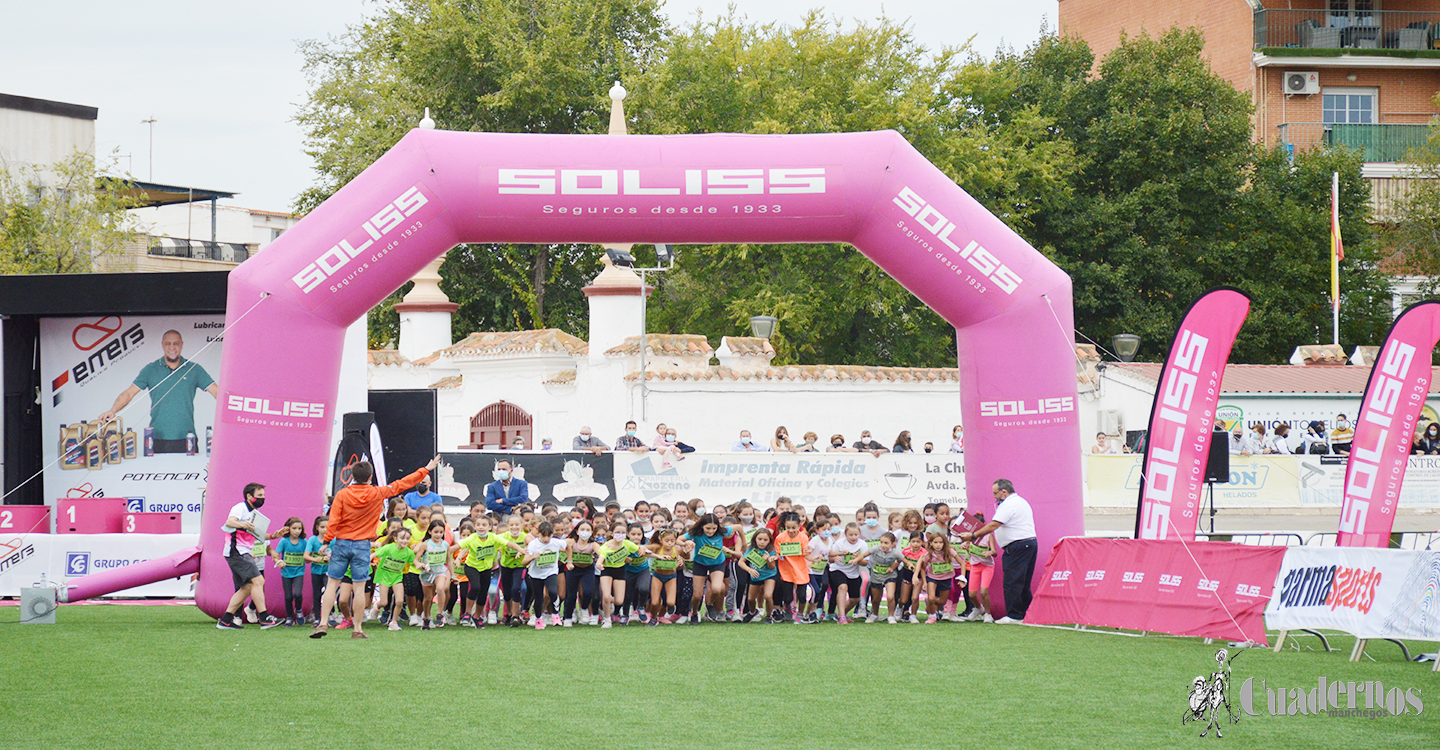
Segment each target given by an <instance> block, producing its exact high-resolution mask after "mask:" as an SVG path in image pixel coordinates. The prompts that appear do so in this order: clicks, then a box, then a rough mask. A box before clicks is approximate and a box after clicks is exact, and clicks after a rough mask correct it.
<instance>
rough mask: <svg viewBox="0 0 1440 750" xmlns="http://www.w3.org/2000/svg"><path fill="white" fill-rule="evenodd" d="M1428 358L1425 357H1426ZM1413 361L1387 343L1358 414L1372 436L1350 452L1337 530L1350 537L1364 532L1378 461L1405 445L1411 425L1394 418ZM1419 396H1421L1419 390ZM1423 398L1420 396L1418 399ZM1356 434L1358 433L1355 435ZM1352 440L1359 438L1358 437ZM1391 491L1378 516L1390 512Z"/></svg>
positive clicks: (1405, 347)
mask: <svg viewBox="0 0 1440 750" xmlns="http://www.w3.org/2000/svg"><path fill="white" fill-rule="evenodd" d="M1427 356H1428V355H1427ZM1414 358H1415V347H1413V346H1411V345H1410V344H1406V343H1404V342H1401V341H1393V340H1392V341H1391V342H1390V345H1389V346H1388V347H1386V349H1385V354H1384V356H1383V357H1381V361H1380V368H1379V371H1378V372H1376V373H1374V375H1373V376H1372V377H1373V380H1372V382H1371V384H1370V388H1369V390H1368V391H1367V392H1368V393H1369V400H1368V401H1366V403H1365V405H1364V407H1363V408H1362V409H1361V410H1360V419H1359V421H1360V427H1361V428H1362V429H1363V428H1364V427H1365V426H1370V427H1372V429H1370V430H1364V432H1365V433H1368V434H1370V435H1373V436H1374V438H1375V439H1374V441H1373V442H1370V441H1367V444H1364V445H1362V444H1361V443H1360V441H1359V440H1356V441H1355V442H1354V443H1353V444H1352V446H1351V451H1350V466H1349V468H1348V469H1347V470H1346V475H1345V500H1344V505H1343V506H1342V507H1341V509H1340V530H1341V531H1343V532H1346V533H1351V534H1363V533H1364V532H1365V516H1366V515H1368V514H1369V512H1370V503H1371V502H1372V501H1373V500H1374V499H1375V497H1374V495H1375V486H1376V485H1377V484H1378V483H1379V482H1380V478H1381V477H1380V457H1381V454H1382V453H1384V452H1385V451H1386V450H1387V449H1388V448H1389V447H1390V446H1392V445H1397V444H1399V445H1409V444H1410V438H1411V433H1412V431H1413V429H1414V423H1413V422H1412V423H1400V424H1396V423H1395V416H1396V414H1397V413H1399V412H1400V411H1401V409H1400V399H1401V395H1402V393H1403V392H1404V390H1405V380H1404V378H1405V375H1406V373H1408V372H1409V371H1410V361H1411V360H1413V359H1414ZM1420 393H1421V394H1424V393H1425V389H1424V387H1423V386H1422V387H1421V389H1420ZM1421 398H1423V395H1422V396H1421ZM1391 430H1401V431H1403V433H1404V438H1403V442H1402V441H1401V438H1394V439H1392V438H1391V437H1390V431H1391ZM1357 432H1359V431H1357ZM1356 437H1357V438H1358V437H1360V435H1359V434H1357V435H1356ZM1395 494H1396V493H1395V491H1394V490H1390V491H1388V492H1387V493H1386V496H1385V497H1383V498H1380V501H1381V507H1380V512H1382V513H1390V512H1392V508H1391V505H1392V504H1393V503H1394V502H1395V497H1394V495H1395Z"/></svg>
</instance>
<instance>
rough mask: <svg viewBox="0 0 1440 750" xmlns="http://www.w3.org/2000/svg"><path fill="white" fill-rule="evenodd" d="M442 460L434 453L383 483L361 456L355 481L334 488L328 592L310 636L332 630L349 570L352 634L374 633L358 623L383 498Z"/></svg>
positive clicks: (417, 480) (407, 486)
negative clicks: (332, 613) (342, 583)
mask: <svg viewBox="0 0 1440 750" xmlns="http://www.w3.org/2000/svg"><path fill="white" fill-rule="evenodd" d="M439 465H440V457H439V456H436V457H434V458H432V459H430V463H428V464H426V465H425V468H423V469H419V470H417V471H416V472H415V473H414V474H411V475H410V476H407V477H405V478H404V479H401V480H398V481H395V482H391V483H390V484H387V485H385V486H384V487H375V486H373V485H371V484H370V480H372V479H374V477H375V467H373V466H371V465H370V462H369V461H361V462H360V463H358V464H355V465H354V466H352V467H351V468H350V476H351V478H352V479H354V480H355V481H354V484H351V485H350V486H348V487H346V488H344V489H342V490H340V491H339V492H337V493H335V499H334V500H333V501H332V502H331V503H330V523H329V524H328V525H327V526H326V527H325V539H324V540H323V541H324V542H326V543H328V544H329V545H330V569H329V570H328V571H326V576H327V577H328V578H329V580H328V581H327V582H326V584H325V596H324V598H323V599H321V602H320V611H319V612H317V613H316V617H315V630H314V632H312V633H310V637H311V638H323V637H325V634H326V633H328V632H330V623H329V621H328V620H327V619H326V617H327V615H328V613H329V612H330V608H331V607H333V606H335V597H336V594H337V593H338V592H339V590H340V579H341V578H344V577H345V576H346V575H349V576H350V580H351V581H353V582H354V586H353V589H354V594H355V598H354V601H353V602H352V603H351V605H350V613H351V620H352V621H353V622H354V628H355V630H354V632H353V633H351V634H350V637H351V638H369V637H370V636H368V635H365V633H364V631H363V630H361V627H360V625H361V622H362V621H363V620H364V619H365V582H366V581H368V580H370V542H371V540H372V539H373V538H374V537H375V525H376V524H378V523H379V522H380V514H381V513H382V512H383V511H384V510H385V500H386V499H388V498H392V497H396V496H399V495H402V494H404V493H405V492H407V491H408V490H409V489H410V488H411V487H414V486H415V485H417V484H419V483H420V481H421V480H423V479H424V478H425V477H428V476H430V472H432V471H434V470H435V467H436V466H439Z"/></svg>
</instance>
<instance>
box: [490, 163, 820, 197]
mask: <svg viewBox="0 0 1440 750" xmlns="http://www.w3.org/2000/svg"><path fill="white" fill-rule="evenodd" d="M647 171H648V170H641V169H558V170H557V169H501V170H500V173H499V184H500V186H499V193H500V195H557V194H558V195H795V194H803V193H824V192H825V168H824V167H804V168H782V169H686V170H684V171H685V177H684V181H683V182H684V184H683V185H677V184H674V183H673V180H670V181H667V180H664V179H662V178H660V177H657V176H655V175H654V174H653V172H652V173H651V175H649V176H648V177H647V175H646V174H645V172H647ZM557 173H558V175H557ZM666 182H669V183H670V184H664V183H666Z"/></svg>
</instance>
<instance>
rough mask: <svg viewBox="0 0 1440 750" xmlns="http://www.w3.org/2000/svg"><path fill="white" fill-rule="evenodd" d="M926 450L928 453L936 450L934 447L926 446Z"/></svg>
mask: <svg viewBox="0 0 1440 750" xmlns="http://www.w3.org/2000/svg"><path fill="white" fill-rule="evenodd" d="M925 452H926V453H933V452H934V449H933V448H926V449H925Z"/></svg>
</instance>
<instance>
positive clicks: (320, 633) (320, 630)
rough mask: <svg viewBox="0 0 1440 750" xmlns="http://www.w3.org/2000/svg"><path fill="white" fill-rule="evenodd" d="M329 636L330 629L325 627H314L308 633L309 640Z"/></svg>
mask: <svg viewBox="0 0 1440 750" xmlns="http://www.w3.org/2000/svg"><path fill="white" fill-rule="evenodd" d="M329 634H330V628H329V627H327V626H325V625H316V626H315V629H314V630H312V631H310V637H311V638H324V637H325V636H327V635H329Z"/></svg>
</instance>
